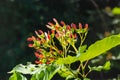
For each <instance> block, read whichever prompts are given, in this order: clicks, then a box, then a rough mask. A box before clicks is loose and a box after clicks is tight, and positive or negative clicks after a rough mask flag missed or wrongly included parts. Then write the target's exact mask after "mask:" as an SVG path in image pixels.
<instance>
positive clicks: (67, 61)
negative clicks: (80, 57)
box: [56, 55, 77, 64]
mask: <svg viewBox="0 0 120 80" xmlns="http://www.w3.org/2000/svg"><path fill="white" fill-rule="evenodd" d="M76 60H77V57H76V56H69V55H68V56H67V57H66V58H59V59H58V60H57V61H56V64H71V63H73V62H75V61H76Z"/></svg>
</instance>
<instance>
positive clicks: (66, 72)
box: [58, 66, 74, 80]
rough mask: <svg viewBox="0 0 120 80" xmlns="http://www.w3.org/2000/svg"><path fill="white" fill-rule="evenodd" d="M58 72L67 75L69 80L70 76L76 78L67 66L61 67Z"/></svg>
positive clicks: (62, 75)
mask: <svg viewBox="0 0 120 80" xmlns="http://www.w3.org/2000/svg"><path fill="white" fill-rule="evenodd" d="M58 73H59V75H60V76H61V77H65V78H66V80H68V79H70V78H74V75H73V73H72V72H71V71H70V70H69V69H68V68H66V67H65V66H63V67H61V69H60V70H59V71H58Z"/></svg>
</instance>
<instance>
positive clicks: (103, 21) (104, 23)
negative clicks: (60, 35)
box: [0, 0, 120, 80]
mask: <svg viewBox="0 0 120 80" xmlns="http://www.w3.org/2000/svg"><path fill="white" fill-rule="evenodd" d="M115 7H120V1H119V0H114V1H112V0H59V1H58V0H1V1H0V64H1V66H0V71H1V72H0V79H1V80H8V76H9V75H8V74H7V72H8V71H10V70H11V69H12V68H13V67H14V66H15V65H16V64H19V63H26V62H27V61H32V62H33V63H34V60H35V57H34V54H33V51H34V50H31V49H29V48H28V47H27V42H26V38H27V37H28V36H31V35H34V34H33V33H34V31H35V30H38V29H42V30H44V31H46V30H47V29H46V28H45V24H46V23H47V22H49V21H51V20H52V18H54V17H55V18H56V19H57V20H59V21H60V20H63V21H65V22H66V23H71V22H74V23H78V22H81V23H88V24H89V25H90V31H89V35H88V39H87V40H86V43H87V42H88V40H89V42H90V43H87V44H88V45H89V44H91V43H93V42H95V41H96V40H97V39H101V38H103V37H106V36H109V35H112V34H117V33H119V32H120V15H119V14H118V15H114V14H113V13H112V11H114V10H113V9H114V8H115ZM117 12H119V9H117ZM113 52H114V53H113ZM119 55H120V49H119V47H117V48H115V49H113V50H111V51H110V52H109V54H108V55H106V56H104V57H102V58H100V59H99V60H98V62H97V64H102V63H103V62H104V60H105V59H111V60H112V61H113V64H112V67H113V69H112V70H111V71H110V73H108V75H106V73H104V72H103V73H100V74H97V77H98V75H103V74H104V76H99V77H101V79H102V78H106V76H109V78H113V77H116V76H117V75H118V74H120V73H119V71H120V67H119V66H120V65H118V63H119V62H120V58H119ZM115 70H117V71H115ZM111 73H112V74H113V73H114V75H112V74H111ZM110 74H111V75H110ZM91 75H94V76H95V74H91ZM91 75H90V76H91ZM91 78H95V77H92V76H91ZM99 79H100V78H99Z"/></svg>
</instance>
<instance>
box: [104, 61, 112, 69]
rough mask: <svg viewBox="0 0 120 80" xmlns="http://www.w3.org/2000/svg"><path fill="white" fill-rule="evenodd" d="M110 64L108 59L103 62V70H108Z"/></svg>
mask: <svg viewBox="0 0 120 80" xmlns="http://www.w3.org/2000/svg"><path fill="white" fill-rule="evenodd" d="M110 66H111V63H110V61H107V62H106V63H105V64H104V66H103V69H104V70H110Z"/></svg>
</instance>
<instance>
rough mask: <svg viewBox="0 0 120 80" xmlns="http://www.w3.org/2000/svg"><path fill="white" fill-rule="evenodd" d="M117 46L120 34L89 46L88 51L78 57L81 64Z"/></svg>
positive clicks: (119, 41)
mask: <svg viewBox="0 0 120 80" xmlns="http://www.w3.org/2000/svg"><path fill="white" fill-rule="evenodd" d="M118 45H120V34H119V35H112V36H110V37H106V38H104V39H102V40H99V41H96V42H95V43H94V44H92V45H91V46H89V48H88V50H87V51H86V52H85V53H83V54H81V55H80V56H79V60H80V61H81V62H84V61H86V60H90V59H92V58H95V57H96V56H99V55H100V54H103V53H104V52H106V51H108V50H110V49H111V48H113V47H115V46H118Z"/></svg>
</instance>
